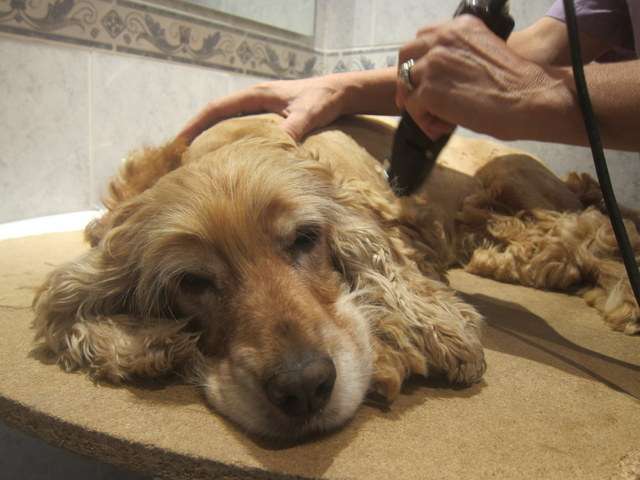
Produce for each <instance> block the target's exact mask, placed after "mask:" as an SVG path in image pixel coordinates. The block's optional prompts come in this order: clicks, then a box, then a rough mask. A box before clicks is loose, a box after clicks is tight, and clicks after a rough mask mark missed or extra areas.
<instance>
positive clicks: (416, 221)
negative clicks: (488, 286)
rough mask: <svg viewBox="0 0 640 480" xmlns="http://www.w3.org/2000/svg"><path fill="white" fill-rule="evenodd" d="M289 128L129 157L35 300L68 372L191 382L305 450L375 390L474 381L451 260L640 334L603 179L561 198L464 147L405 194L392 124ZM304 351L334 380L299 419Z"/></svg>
mask: <svg viewBox="0 0 640 480" xmlns="http://www.w3.org/2000/svg"><path fill="white" fill-rule="evenodd" d="M279 122H280V119H279V117H277V116H275V115H263V116H254V117H245V118H238V119H232V120H228V121H225V122H222V123H220V124H219V125H217V126H215V127H213V128H211V129H210V130H208V131H207V132H205V133H203V134H202V135H201V136H200V137H199V138H198V139H196V141H195V142H194V143H193V144H192V145H191V146H190V147H188V148H187V147H186V146H185V145H181V144H179V143H178V142H173V143H170V144H168V145H166V146H164V147H161V148H155V149H153V148H151V149H146V150H142V151H141V152H138V153H134V154H133V155H131V156H130V157H129V159H128V160H127V162H126V163H125V164H124V166H123V167H122V169H121V171H120V174H119V176H117V177H116V178H115V179H114V180H112V182H111V185H110V188H109V195H108V197H107V199H106V200H105V205H106V207H107V209H108V211H107V212H106V213H105V215H104V216H103V217H102V218H101V219H99V220H97V221H95V222H93V223H92V224H90V225H89V226H88V227H87V229H86V237H87V239H88V240H89V242H90V243H91V246H92V248H91V249H90V250H89V251H88V252H87V253H86V254H84V255H83V256H82V257H80V258H79V259H77V260H76V261H73V262H71V263H69V264H66V265H62V266H60V267H58V268H56V269H55V270H54V271H53V272H52V273H51V274H50V275H49V276H48V278H47V279H46V281H45V283H44V285H43V286H42V288H41V289H40V291H39V293H38V295H37V297H36V299H35V302H34V305H35V311H36V318H35V321H34V327H35V329H36V336H37V338H38V339H40V340H42V341H43V342H44V343H45V344H46V346H47V347H48V348H49V349H50V350H51V351H53V352H54V353H55V355H56V357H57V359H58V362H59V363H60V365H62V366H63V367H64V368H65V369H67V370H73V369H77V368H82V369H85V370H87V371H88V372H89V373H90V374H91V375H92V376H94V377H96V378H105V379H108V380H110V381H112V382H119V381H123V380H130V379H134V378H136V377H156V376H160V375H164V374H168V373H174V372H178V373H181V374H182V375H184V376H185V378H187V379H188V380H189V381H192V382H194V383H196V384H198V385H201V386H202V387H203V388H204V391H205V394H206V396H207V398H208V400H209V401H210V402H211V403H212V405H213V406H214V408H216V409H217V410H218V411H219V412H221V413H222V414H224V415H226V416H228V417H230V418H231V419H233V420H235V421H236V422H237V423H239V424H240V425H242V426H243V427H244V428H246V429H248V430H249V431H252V432H255V433H259V434H263V435H271V436H288V437H293V436H297V435H303V434H307V433H310V432H314V431H318V430H325V429H330V428H334V427H337V426H339V425H341V424H342V423H344V422H345V421H346V420H347V419H348V418H350V417H351V416H352V415H353V413H354V412H355V410H356V409H357V407H358V405H359V404H360V403H361V401H362V399H363V397H364V395H365V394H366V393H367V392H368V391H376V392H378V393H380V394H382V395H384V396H385V397H386V398H387V399H388V400H390V401H391V400H393V399H394V398H395V397H396V396H397V395H398V393H399V391H400V388H401V386H402V383H403V381H404V380H405V379H406V378H407V377H409V376H410V375H413V374H418V375H425V376H427V375H431V374H432V373H435V372H440V373H443V374H444V375H445V376H446V378H447V379H448V380H449V381H450V382H452V383H458V384H463V385H467V384H471V383H474V382H477V381H479V380H480V379H481V377H482V375H483V373H484V371H485V361H484V355H483V351H482V346H481V343H480V337H479V335H480V331H479V330H480V326H481V317H480V315H479V314H478V313H477V312H476V310H475V309H474V308H473V307H472V306H470V305H468V304H467V303H465V302H464V301H463V300H461V299H460V298H459V297H458V296H457V295H456V293H455V292H454V291H453V290H452V289H451V288H450V287H449V286H448V285H447V282H446V276H445V275H446V270H447V269H448V268H450V267H451V266H454V265H465V266H466V268H467V270H469V271H471V272H473V273H477V274H479V275H483V276H487V277H491V278H495V279H497V280H502V281H507V282H514V283H520V284H523V285H528V286H532V287H536V288H548V289H568V288H575V287H580V288H582V289H583V292H584V295H585V299H586V300H587V301H588V302H589V303H590V304H592V305H594V306H595V307H596V308H598V309H599V310H600V311H601V312H602V314H603V316H604V318H605V320H606V321H607V322H608V323H609V324H610V325H611V326H612V327H613V328H614V329H616V330H620V331H624V332H626V333H630V334H631V333H636V332H638V331H639V330H640V324H639V323H638V308H637V305H636V304H635V302H634V300H633V297H632V295H631V292H630V290H629V286H628V284H627V282H626V279H625V275H624V270H623V268H622V265H621V263H620V260H619V257H618V252H617V250H616V245H615V240H614V238H613V236H612V233H611V228H610V225H609V222H608V220H607V218H606V216H605V215H603V213H602V205H601V197H600V195H599V189H598V188H597V184H596V183H595V182H594V181H593V180H592V179H591V178H590V177H588V176H586V175H582V176H579V175H575V174H574V175H571V176H570V177H569V179H568V181H567V182H566V183H565V182H562V181H560V180H559V179H557V178H556V177H555V176H554V175H553V174H552V173H551V172H550V171H549V170H547V169H546V168H545V167H544V166H543V165H542V164H541V163H540V162H539V161H537V160H536V159H534V158H533V157H531V156H529V155H526V154H523V153H521V152H517V151H515V150H510V149H507V148H506V147H502V146H499V145H496V144H492V143H488V142H485V141H481V140H469V139H462V138H456V139H454V140H453V141H452V143H451V144H450V146H449V147H448V148H447V150H446V152H445V153H444V155H443V157H442V159H441V163H440V165H439V166H438V167H437V168H436V170H435V171H434V173H433V175H432V176H431V177H430V179H429V181H428V183H427V184H426V185H425V186H424V187H423V189H422V190H421V192H419V193H418V194H416V195H414V196H412V197H409V198H403V199H398V198H396V197H395V196H394V195H393V193H392V192H391V190H390V188H389V187H388V185H387V183H386V180H385V179H384V177H383V162H384V159H385V156H386V154H387V152H388V151H389V145H390V140H391V135H392V134H393V129H392V128H391V127H389V126H388V125H386V124H384V123H381V122H378V121H375V120H373V119H367V118H351V119H345V120H342V121H340V122H338V123H336V124H335V125H333V126H331V127H329V128H325V129H323V130H322V131H320V132H317V133H314V134H313V135H310V136H309V137H307V139H306V140H305V141H304V142H303V143H302V144H300V145H298V144H295V143H294V142H293V141H292V140H291V139H290V138H289V137H287V136H286V135H285V134H284V133H283V132H282V131H281V130H280V129H279V127H278V123H279ZM625 212H626V215H627V217H629V218H630V220H631V221H629V222H628V225H627V226H628V228H629V231H630V232H631V234H632V242H633V246H634V249H635V250H636V252H639V251H640V237H639V236H638V234H637V231H636V228H635V225H634V223H635V222H637V218H638V217H637V215H636V214H635V212H633V211H630V210H626V211H625ZM291 352H294V353H291ZM295 352H297V353H295ZM309 352H311V353H309ZM291 355H294V356H295V355H298V356H297V357H296V358H298V359H301V358H304V359H307V358H308V356H309V355H311V356H312V357H313V358H321V362H323V363H320V364H318V363H317V362H316V364H314V365H321V366H322V365H324V366H322V368H323V369H325V370H326V368H325V366H326V365H328V364H329V363H328V362H330V363H331V365H334V366H335V368H334V367H331V368H332V369H333V370H334V371H335V384H334V383H333V380H332V381H331V382H330V385H329V384H327V383H326V382H325V383H324V384H323V385H320V387H323V388H325V387H326V386H327V385H329V387H330V388H329V392H328V393H327V392H325V393H326V398H324V399H323V404H322V405H323V407H322V408H321V409H319V411H313V412H312V414H309V415H308V416H305V417H304V418H301V417H299V416H296V415H291V414H288V413H290V412H287V411H286V408H290V407H291V405H289V406H288V407H286V408H285V407H283V404H277V405H276V404H274V401H275V400H274V393H273V391H272V390H271V384H272V383H273V378H274V376H275V377H277V376H278V375H280V376H282V375H283V374H282V371H283V367H282V365H285V364H286V365H290V363H287V361H289V360H287V359H290V357H291ZM300 362H302V361H300ZM300 362H298V363H300ZM304 362H307V360H304ZM304 362H303V363H304ZM304 365H306V363H304ZM304 365H303V367H300V368H306V367H304ZM296 368H298V367H296ZM314 368H315V367H314ZM318 368H320V367H318ZM327 368H329V367H327ZM287 372H288V370H287V371H286V372H285V374H286V375H289V373H287ZM314 375H316V376H317V374H314ZM322 375H324V373H323V374H322ZM327 375H328V374H327ZM327 375H324V376H323V377H322V378H323V379H324V378H329V377H330V375H328V376H327ZM331 378H333V377H331ZM320 387H318V388H320ZM278 388H280V387H278ZM325 390H326V389H325ZM325 393H322V395H325ZM289 400H291V399H290V398H289ZM294 400H295V399H294ZM277 401H279V400H277ZM277 401H276V403H277ZM324 402H326V404H325V403H324ZM305 408H306V407H305ZM309 408H311V407H309Z"/></svg>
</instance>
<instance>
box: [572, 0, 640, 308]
mask: <svg viewBox="0 0 640 480" xmlns="http://www.w3.org/2000/svg"><path fill="white" fill-rule="evenodd" d="M563 3H564V12H565V16H566V21H567V31H568V33H569V49H570V51H571V65H572V67H573V78H574V80H575V84H576V92H577V94H578V102H579V103H580V109H581V110H582V117H583V119H584V124H585V127H586V130H587V135H588V137H589V144H590V145H591V154H592V155H593V163H594V164H595V167H596V173H597V174H598V181H599V182H600V188H601V189H602V196H603V198H604V204H605V206H606V207H607V212H608V213H609V217H610V218H611V225H612V227H613V232H614V234H615V236H616V240H617V241H618V247H619V248H620V254H621V255H622V260H623V262H624V267H625V269H626V270H627V276H628V277H629V283H630V284H631V289H632V290H633V294H634V296H635V297H636V302H637V303H638V305H640V273H639V272H638V265H637V263H636V259H635V255H634V253H633V249H632V248H631V243H630V242H629V236H628V235H627V230H626V229H625V227H624V223H623V221H622V216H621V215H620V209H619V208H618V203H617V202H616V196H615V194H614V193H613V188H612V186H611V178H610V177H609V169H608V168H607V163H606V160H605V157H604V150H603V148H602V139H601V138H600V131H599V130H598V123H597V121H596V118H595V115H594V113H593V107H592V106H591V99H590V98H589V90H588V89H587V82H586V80H585V76H584V68H583V67H582V53H581V51H580V39H579V38H578V22H577V20H576V10H575V5H574V4H573V0H563Z"/></svg>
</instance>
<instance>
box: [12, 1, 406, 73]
mask: <svg viewBox="0 0 640 480" xmlns="http://www.w3.org/2000/svg"><path fill="white" fill-rule="evenodd" d="M0 33H6V34H10V35H21V36H29V37H37V38H42V39H45V40H50V41H55V42H64V43H73V44H76V45H81V46H85V47H90V48H101V49H106V50H113V51H117V52H122V53H127V54H134V55H142V56H148V57H153V58H158V59H162V60H170V61H175V62H181V63H188V64H196V65H200V66H205V67H211V68H217V69H222V70H228V71H233V72H239V73H244V74H247V75H255V76H260V77H270V78H304V77H310V76H314V75H320V74H323V73H329V72H339V71H347V70H367V69H371V68H380V67H383V66H387V65H391V64H393V63H394V62H395V49H394V48H392V47H390V48H387V49H386V50H384V51H381V50H380V49H378V50H369V51H366V50H360V51H349V50H344V51H341V52H338V53H336V52H323V51H321V50H316V49H312V48H309V47H306V46H304V45H300V44H299V42H295V41H292V40H291V39H286V38H285V39H282V38H276V37H271V36H266V35H264V34H262V33H257V32H253V31H249V30H246V29H240V28H236V27H234V26H231V25H228V24H225V23H222V22H220V23H218V22H216V21H215V20H211V19H210V18H203V17H199V16H197V15H191V14H185V13H176V12H175V11H173V10H170V9H168V8H163V7H161V6H154V5H149V4H148V3H141V2H138V1H137V0H134V1H131V0H37V1H36V0H0ZM280 35H281V34H280Z"/></svg>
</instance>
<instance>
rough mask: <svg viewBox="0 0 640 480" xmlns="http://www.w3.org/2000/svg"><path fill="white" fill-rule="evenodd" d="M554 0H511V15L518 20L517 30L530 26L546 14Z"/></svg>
mask: <svg viewBox="0 0 640 480" xmlns="http://www.w3.org/2000/svg"><path fill="white" fill-rule="evenodd" d="M553 2H554V0H536V1H535V2H511V7H510V8H511V15H512V16H513V18H514V20H515V21H516V30H522V29H523V28H526V27H528V26H529V25H531V24H532V23H534V22H535V21H536V20H538V19H539V18H540V17H542V16H544V14H545V13H547V10H549V7H551V5H552V4H553Z"/></svg>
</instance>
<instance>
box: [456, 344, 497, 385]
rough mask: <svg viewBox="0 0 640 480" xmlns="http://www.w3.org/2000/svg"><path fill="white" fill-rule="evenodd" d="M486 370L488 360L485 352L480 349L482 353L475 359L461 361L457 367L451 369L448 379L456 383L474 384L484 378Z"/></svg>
mask: <svg viewBox="0 0 640 480" xmlns="http://www.w3.org/2000/svg"><path fill="white" fill-rule="evenodd" d="M486 370H487V362H486V361H485V359H484V353H483V352H482V350H480V354H479V355H478V356H477V357H476V358H475V359H473V360H470V361H460V362H459V363H458V365H457V366H456V367H455V368H453V369H451V370H449V371H448V372H447V379H448V380H449V383H451V384H454V385H473V384H474V383H478V382H479V381H480V380H482V376H483V375H484V372H485V371H486Z"/></svg>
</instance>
